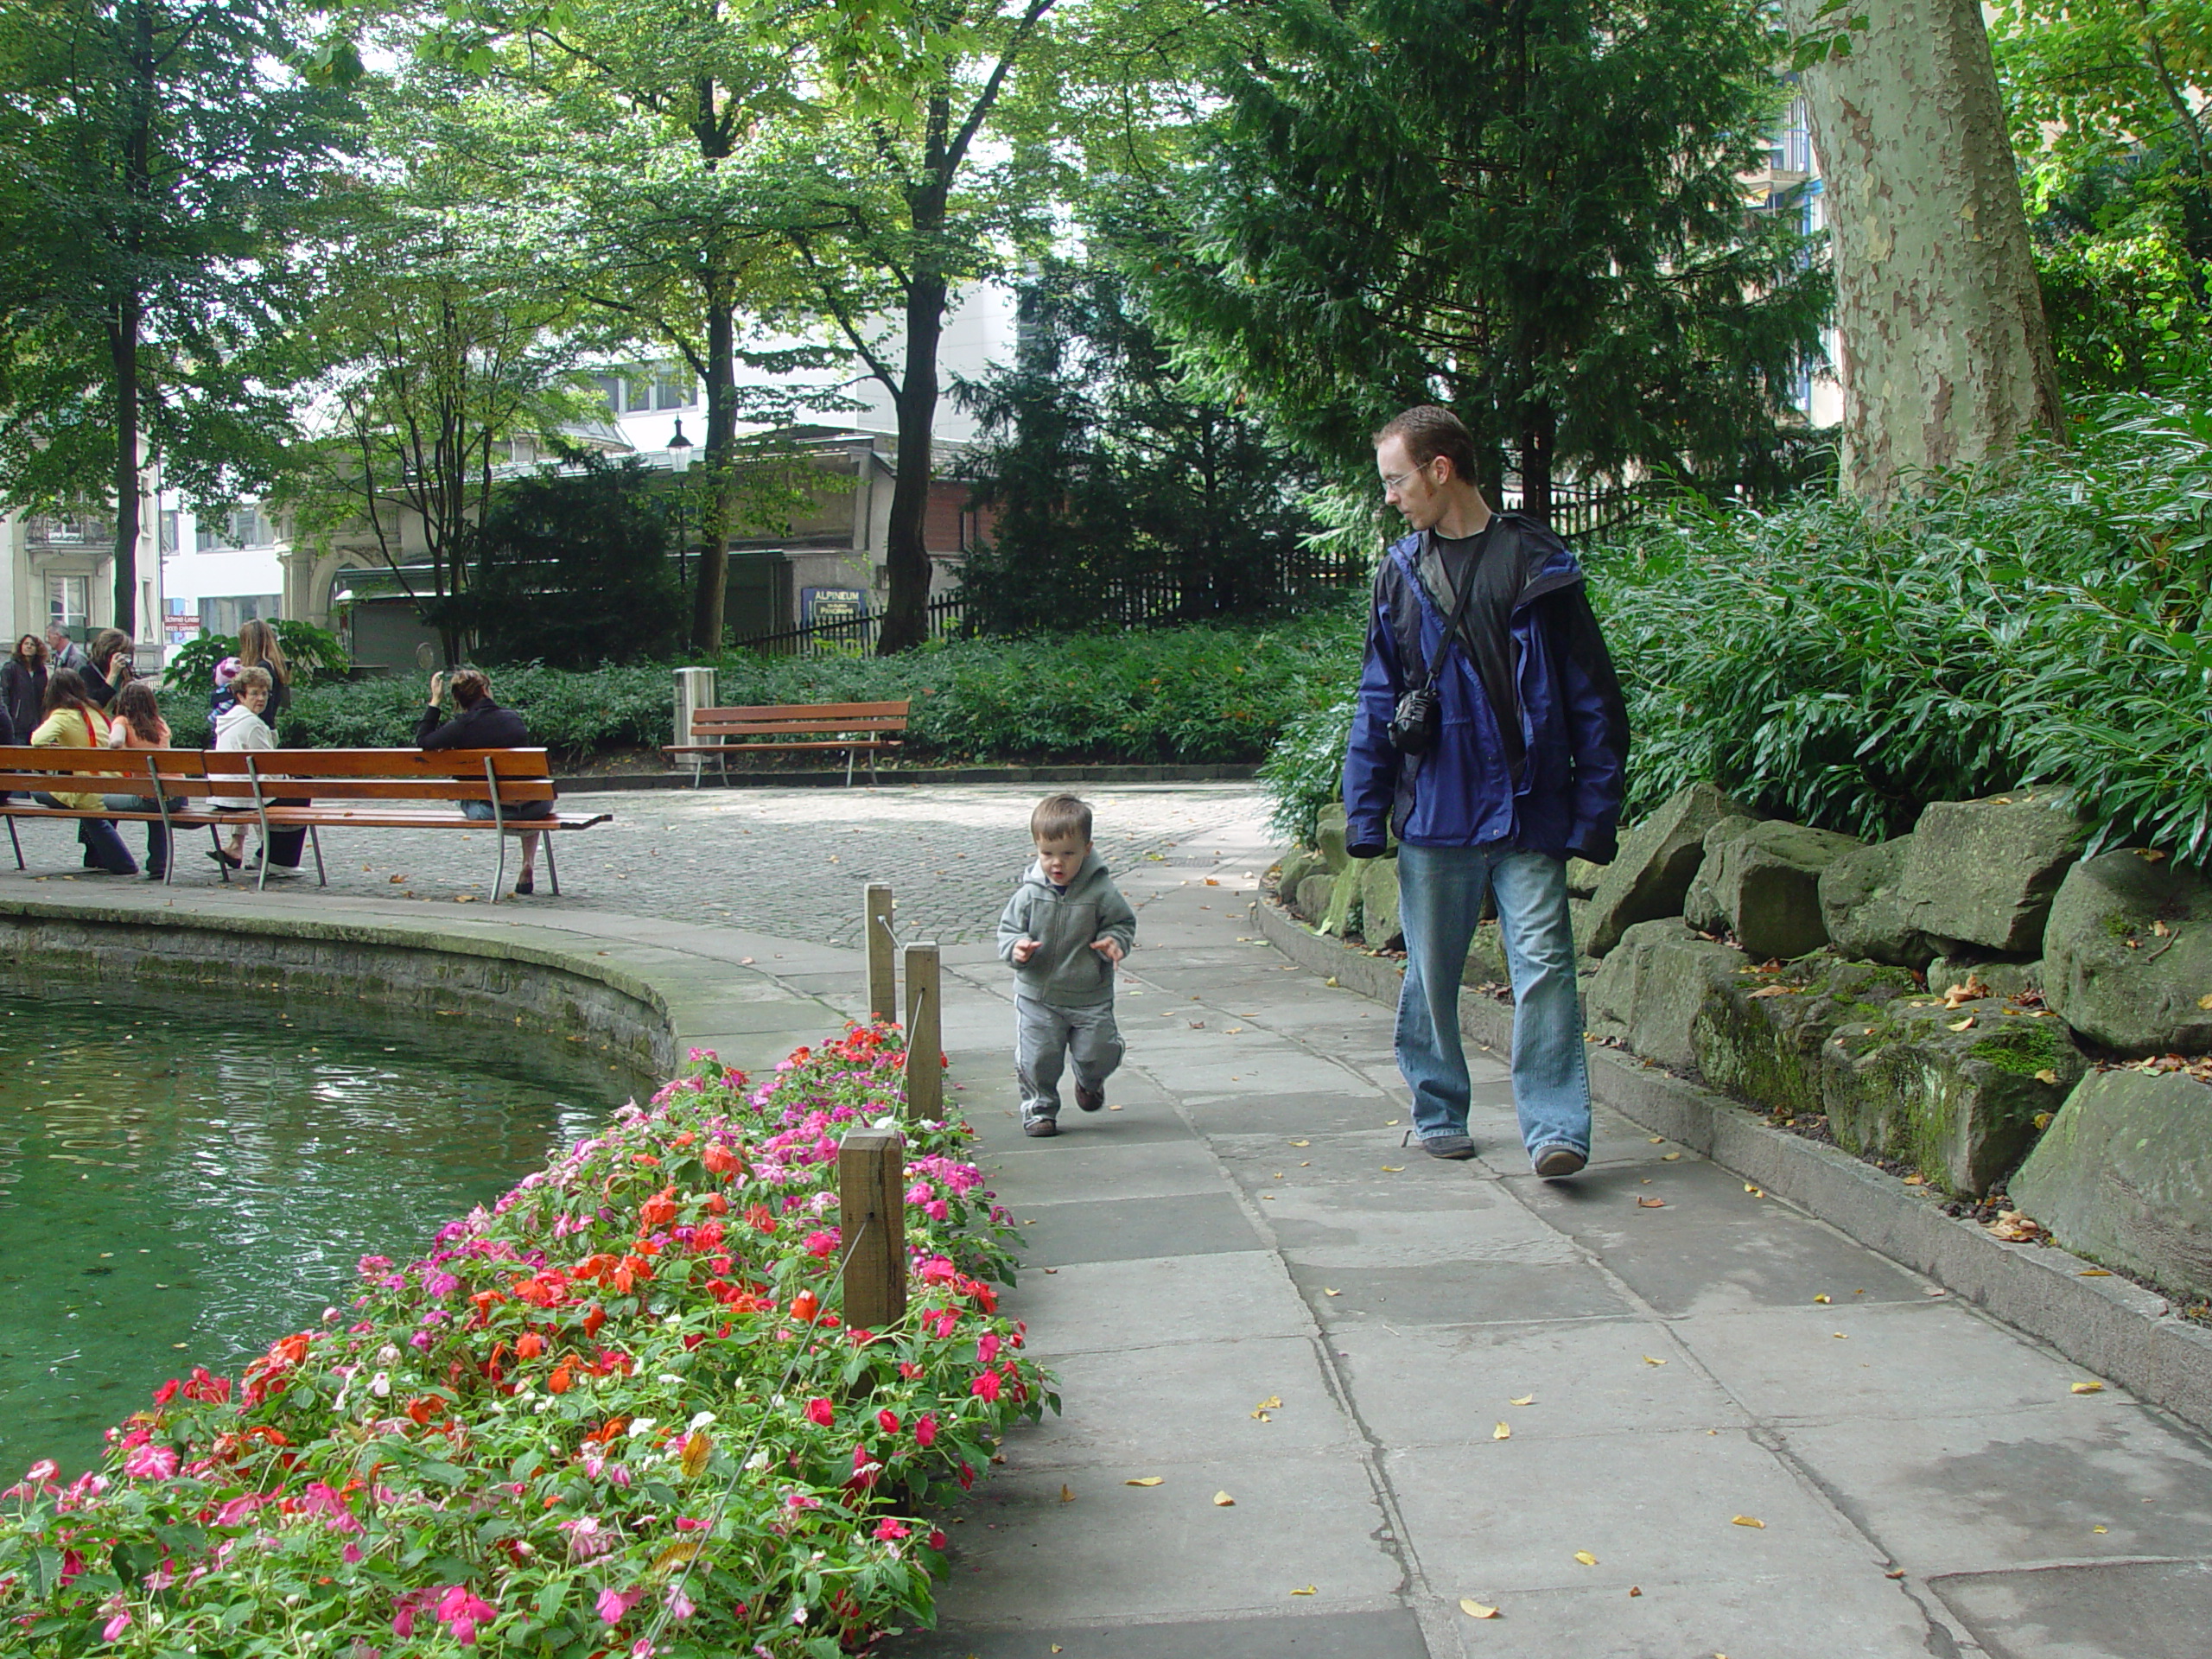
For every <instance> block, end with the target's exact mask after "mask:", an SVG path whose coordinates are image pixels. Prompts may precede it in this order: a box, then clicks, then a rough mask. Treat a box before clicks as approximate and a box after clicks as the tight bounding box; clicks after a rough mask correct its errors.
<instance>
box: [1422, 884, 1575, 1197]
mask: <svg viewBox="0 0 2212 1659" xmlns="http://www.w3.org/2000/svg"><path fill="white" fill-rule="evenodd" d="M1486 891H1488V892H1495V893H1496V894H1497V916H1498V931H1500V932H1501V933H1502V934H1503V936H1504V944H1505V961H1506V965H1507V967H1508V968H1509V969H1510V970H1511V972H1512V975H1513V991H1514V1007H1513V1103H1514V1106H1515V1109H1516V1110H1517V1111H1518V1112H1519V1114H1520V1118H1521V1140H1522V1144H1523V1145H1524V1146H1526V1147H1528V1149H1529V1152H1530V1153H1531V1154H1534V1153H1536V1152H1538V1151H1541V1149H1542V1148H1543V1147H1551V1146H1561V1147H1573V1148H1574V1149H1575V1150H1576V1151H1577V1152H1579V1153H1581V1154H1584V1155H1585V1156H1587V1155H1588V1154H1589V1151H1590V1073H1589V1069H1588V1062H1587V1059H1586V1057H1585V1055H1584V1053H1583V1050H1582V1003H1581V999H1580V996H1578V995H1576V992H1575V986H1574V938H1573V932H1572V931H1570V929H1569V927H1568V925H1567V866H1566V865H1565V864H1564V863H1562V862H1561V861H1560V860H1558V859H1556V858H1552V857H1549V856H1548V855H1545V854H1542V853H1528V852H1519V851H1516V850H1515V849H1512V848H1510V847H1505V846H1502V845H1497V844H1492V845H1491V846H1486V847H1407V846H1401V847H1400V848H1399V849H1398V906H1399V917H1400V920H1401V922H1402V925H1403V926H1404V928H1405V931H1406V978H1405V982H1404V984H1403V985H1402V987H1401V988H1399V991H1398V1033H1397V1039H1398V1069H1399V1070H1400V1071H1402V1072H1404V1073H1405V1076H1406V1081H1407V1083H1408V1084H1411V1085H1412V1088H1413V1091H1414V1130H1415V1132H1416V1133H1418V1134H1419V1135H1421V1138H1422V1139H1424V1140H1426V1139H1427V1138H1428V1137H1430V1136H1431V1135H1465V1133H1466V1132H1467V1097H1468V1082H1467V1057H1466V1053H1465V1050H1464V1049H1462V1047H1461V1046H1460V1041H1459V976H1460V973H1461V970H1462V969H1463V968H1464V967H1465V963H1466V960H1467V947H1468V946H1469V944H1471V943H1472V942H1473V939H1474V936H1475V924H1476V923H1477V922H1478V920H1480V919H1481V917H1482V913H1483V896H1484V893H1485V892H1486Z"/></svg>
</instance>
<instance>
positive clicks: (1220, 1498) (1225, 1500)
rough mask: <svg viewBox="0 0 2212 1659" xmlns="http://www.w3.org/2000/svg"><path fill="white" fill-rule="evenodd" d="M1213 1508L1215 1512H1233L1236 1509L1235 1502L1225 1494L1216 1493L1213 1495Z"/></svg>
mask: <svg viewBox="0 0 2212 1659" xmlns="http://www.w3.org/2000/svg"><path fill="white" fill-rule="evenodd" d="M1213 1506H1214V1508H1216V1509H1217V1510H1233V1509H1235V1508H1236V1499H1235V1498H1233V1497H1230V1495H1229V1494H1228V1493H1227V1492H1216V1493H1215V1494H1214V1495H1213Z"/></svg>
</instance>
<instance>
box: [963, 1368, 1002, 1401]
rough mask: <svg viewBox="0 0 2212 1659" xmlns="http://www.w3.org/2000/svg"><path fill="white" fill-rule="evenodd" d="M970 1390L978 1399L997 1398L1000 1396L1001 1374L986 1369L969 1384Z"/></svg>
mask: <svg viewBox="0 0 2212 1659" xmlns="http://www.w3.org/2000/svg"><path fill="white" fill-rule="evenodd" d="M968 1392H969V1393H970V1394H972V1395H975V1396H976V1398H977V1399H978V1400H996V1399H997V1398H998V1397H999V1374H998V1373H997V1372H996V1371H985V1372H984V1373H983V1374H982V1376H979V1377H977V1378H976V1380H975V1381H974V1382H973V1383H969V1385H968Z"/></svg>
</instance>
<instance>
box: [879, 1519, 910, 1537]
mask: <svg viewBox="0 0 2212 1659" xmlns="http://www.w3.org/2000/svg"><path fill="white" fill-rule="evenodd" d="M907 1531H908V1529H907V1528H906V1527H905V1526H903V1525H901V1524H900V1523H899V1522H896V1521H893V1519H892V1518H891V1517H890V1516H884V1517H883V1519H882V1520H880V1521H879V1522H876V1523H875V1535H876V1536H877V1537H878V1538H880V1539H881V1540H882V1541H884V1542H885V1543H889V1542H891V1541H893V1539H895V1538H904V1537H905V1536H906V1534H907Z"/></svg>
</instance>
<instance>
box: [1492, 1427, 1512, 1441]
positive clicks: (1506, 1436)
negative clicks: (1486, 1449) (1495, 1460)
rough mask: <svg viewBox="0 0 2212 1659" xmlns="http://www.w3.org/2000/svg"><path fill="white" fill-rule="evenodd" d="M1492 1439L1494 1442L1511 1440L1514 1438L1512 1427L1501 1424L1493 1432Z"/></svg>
mask: <svg viewBox="0 0 2212 1659" xmlns="http://www.w3.org/2000/svg"><path fill="white" fill-rule="evenodd" d="M1490 1437H1491V1439H1492V1440H1511V1439H1512V1438H1513V1428H1512V1426H1511V1425H1510V1424H1508V1423H1500V1424H1499V1425H1498V1426H1497V1427H1496V1428H1493V1429H1492V1430H1491V1432H1490Z"/></svg>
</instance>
